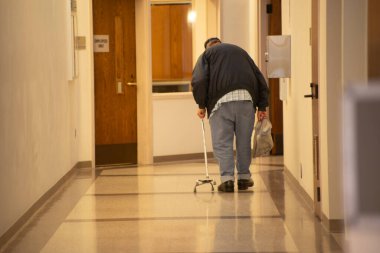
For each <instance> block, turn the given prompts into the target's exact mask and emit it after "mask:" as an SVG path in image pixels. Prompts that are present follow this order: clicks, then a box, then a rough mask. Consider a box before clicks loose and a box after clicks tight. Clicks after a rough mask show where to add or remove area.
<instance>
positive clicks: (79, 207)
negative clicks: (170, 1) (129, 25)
mask: <svg viewBox="0 0 380 253" xmlns="http://www.w3.org/2000/svg"><path fill="white" fill-rule="evenodd" d="M283 168H284V167H283V161H282V157H266V158H259V159H255V160H254V161H253V167H252V169H251V171H252V175H253V179H254V181H255V186H254V187H253V188H250V189H249V190H247V191H237V190H235V192H234V193H218V192H217V191H215V192H212V191H211V186H210V185H203V186H199V187H198V190H197V193H194V192H193V189H194V185H195V181H196V180H197V179H203V178H204V164H203V162H202V161H190V162H181V163H166V164H159V165H155V166H141V167H129V168H103V169H102V170H97V171H94V170H90V169H82V170H80V171H78V173H77V174H76V175H75V176H74V178H73V179H72V180H70V181H69V182H67V183H66V184H65V185H64V186H63V187H62V189H61V190H60V191H58V192H57V193H56V194H55V195H54V196H53V197H52V199H51V200H49V202H48V203H46V205H45V206H44V207H42V208H41V210H39V212H38V213H36V215H35V216H34V217H32V218H31V220H30V221H29V222H28V223H27V224H25V226H24V228H23V229H22V230H21V231H20V232H19V233H18V234H17V235H16V236H15V238H14V239H13V240H12V241H11V242H10V243H9V244H8V245H6V247H4V248H3V251H4V252H54V253H58V252H89V253H90V252H178V253H179V252H181V253H182V252H183V253H184V252H202V253H205V252H224V253H226V252H231V253H232V252H268V253H269V252H301V253H309V252H310V253H313V252H326V253H329V252H343V251H342V248H341V247H343V245H342V241H343V240H342V238H344V236H343V234H330V233H328V232H327V231H326V230H325V229H323V228H322V226H321V223H320V222H319V221H318V220H317V219H316V218H315V217H314V215H313V213H312V210H311V209H310V207H308V206H307V205H306V204H305V202H303V200H302V199H301V198H300V197H299V195H297V192H296V191H295V190H294V187H293V186H291V185H290V181H289V180H288V179H287V178H286V177H285V176H284V173H283ZM209 170H210V177H211V178H214V179H215V180H216V181H217V182H218V184H219V176H218V167H217V164H215V163H212V162H211V163H210V164H209ZM235 188H237V187H235Z"/></svg>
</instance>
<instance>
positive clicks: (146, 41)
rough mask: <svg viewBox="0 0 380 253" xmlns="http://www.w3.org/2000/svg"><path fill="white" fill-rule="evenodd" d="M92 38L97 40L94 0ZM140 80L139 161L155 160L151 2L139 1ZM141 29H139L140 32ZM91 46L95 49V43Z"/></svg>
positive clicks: (93, 100)
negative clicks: (95, 37)
mask: <svg viewBox="0 0 380 253" xmlns="http://www.w3.org/2000/svg"><path fill="white" fill-rule="evenodd" d="M90 5H91V6H90V12H91V15H90V26H91V33H90V41H93V40H94V33H93V21H92V20H93V13H92V0H91V1H90ZM135 20H136V22H135V31H136V82H137V164H138V165H147V164H152V163H153V108H152V54H151V18H150V1H146V0H135ZM137 31H138V32H137ZM89 49H90V50H91V52H93V45H92V43H90V46H89ZM91 66H92V77H91V85H92V87H93V90H92V108H93V110H95V90H94V87H95V77H94V73H95V72H94V71H95V69H94V57H93V54H92V57H91ZM92 129H93V136H92V157H93V158H92V164H93V166H94V165H95V114H94V115H93V118H92Z"/></svg>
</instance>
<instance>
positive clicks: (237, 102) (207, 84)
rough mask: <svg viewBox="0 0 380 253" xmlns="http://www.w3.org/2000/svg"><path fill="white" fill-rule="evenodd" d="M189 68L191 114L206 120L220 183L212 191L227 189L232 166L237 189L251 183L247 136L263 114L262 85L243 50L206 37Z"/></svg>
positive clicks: (229, 189) (231, 183)
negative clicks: (193, 109)
mask: <svg viewBox="0 0 380 253" xmlns="http://www.w3.org/2000/svg"><path fill="white" fill-rule="evenodd" d="M204 46H205V51H204V52H203V54H202V55H201V56H199V58H198V61H197V63H196V65H195V68H194V70H193V78H192V81H191V85H192V88H193V96H194V99H195V101H196V103H197V104H198V107H199V109H198V111H197V115H198V116H199V117H200V118H201V119H203V118H204V117H205V115H206V110H207V115H208V118H209V122H210V126H211V134H212V145H213V149H214V156H215V158H216V159H217V161H218V163H219V169H220V175H221V184H220V185H219V186H218V190H219V191H222V192H233V191H234V185H235V183H234V182H235V159H234V150H233V141H234V137H235V138H236V170H237V178H238V181H237V185H238V189H239V190H246V189H248V187H252V186H253V180H252V178H251V173H250V165H251V137H252V131H253V126H254V122H255V112H256V108H258V112H257V118H258V120H262V119H264V118H265V117H266V107H267V106H268V92H269V90H268V86H267V84H266V82H265V79H264V77H263V75H262V73H261V72H260V70H259V69H258V67H257V66H256V64H255V63H254V61H253V60H252V58H251V57H250V56H249V55H248V53H247V52H246V51H244V50H243V49H242V48H240V47H238V46H235V45H232V44H227V43H222V42H221V41H220V39H218V38H210V39H208V40H207V41H206V42H205V44H204Z"/></svg>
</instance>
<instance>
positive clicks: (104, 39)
mask: <svg viewBox="0 0 380 253" xmlns="http://www.w3.org/2000/svg"><path fill="white" fill-rule="evenodd" d="M109 42H110V39H109V35H94V52H95V53H104V52H109V51H110V47H109V44H110V43H109Z"/></svg>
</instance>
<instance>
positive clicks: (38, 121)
mask: <svg viewBox="0 0 380 253" xmlns="http://www.w3.org/2000/svg"><path fill="white" fill-rule="evenodd" d="M67 3H68V1H50V0H41V1H38V3H36V2H35V1H26V0H25V1H1V2H0V30H1V32H2V35H1V37H0V53H1V60H0V103H1V104H0V119H1V124H0V143H1V145H0V161H1V163H0V166H1V169H0V203H1V215H0V235H1V234H3V233H4V232H5V231H6V230H7V229H8V228H9V227H10V226H11V225H13V223H14V222H15V221H16V220H17V219H18V218H20V216H21V215H22V214H24V213H25V211H27V210H28V208H30V207H31V205H32V204H33V203H35V201H37V200H38V199H39V198H40V197H41V196H42V195H43V194H44V193H45V192H46V191H47V190H48V189H49V188H50V187H52V186H53V185H54V184H55V183H56V182H57V181H58V180H59V179H60V178H61V177H62V176H63V175H64V174H65V173H67V172H68V171H69V170H70V169H71V168H72V167H73V166H74V165H75V164H76V162H77V161H78V156H77V150H78V138H75V135H74V133H75V129H76V128H78V118H79V115H78V113H77V112H78V109H77V107H78V104H79V101H78V93H79V83H78V81H73V82H68V81H67V80H68V78H69V77H68V74H67V73H68V72H69V71H68V66H69V64H68V58H69V57H68V56H69V55H68V50H67V45H68V43H67V42H68V38H70V37H68V34H67V26H66V25H67V14H68V12H67V10H68V9H67V6H66V4H67Z"/></svg>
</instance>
